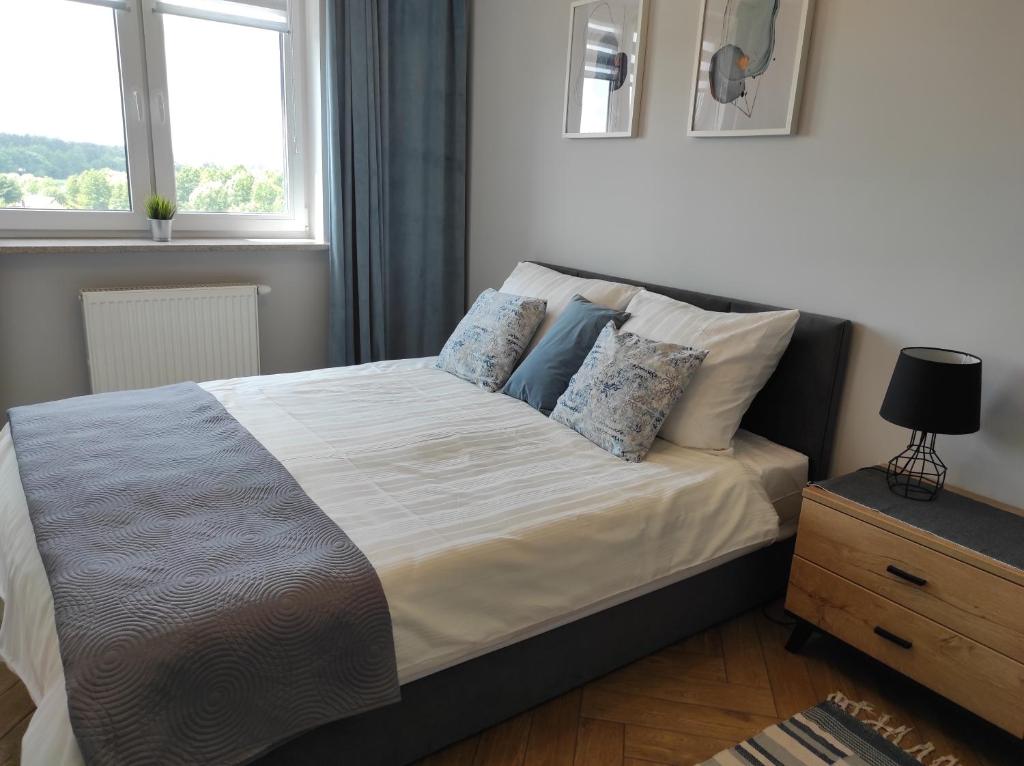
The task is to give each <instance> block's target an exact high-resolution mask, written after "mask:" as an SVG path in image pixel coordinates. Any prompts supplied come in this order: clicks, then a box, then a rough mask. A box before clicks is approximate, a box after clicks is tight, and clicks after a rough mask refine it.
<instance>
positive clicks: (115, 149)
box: [0, 0, 131, 210]
mask: <svg viewBox="0 0 1024 766" xmlns="http://www.w3.org/2000/svg"><path fill="white" fill-rule="evenodd" d="M0 32H2V34H0V38H2V40H3V42H2V44H0V50H2V51H3V59H4V62H5V64H4V70H3V73H2V74H0V207H19V208H35V209H49V210H70V209H77V210H130V209H131V203H130V201H129V194H128V173H127V165H126V162H125V139H124V115H123V111H122V105H121V75H120V71H119V65H118V60H117V32H116V29H115V26H114V11H112V10H110V9H109V8H101V7H98V6H91V5H84V4H82V3H72V2H67V1H66V0H31V2H0Z"/></svg>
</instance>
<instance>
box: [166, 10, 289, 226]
mask: <svg viewBox="0 0 1024 766" xmlns="http://www.w3.org/2000/svg"><path fill="white" fill-rule="evenodd" d="M163 21H164V46H165V49H166V56H167V89H168V99H169V101H170V121H171V143H172V144H173V147H174V148H173V151H174V177H175V185H176V186H177V196H178V206H179V209H180V210H182V211H194V212H201V213H222V212H232V213H283V212H285V211H287V209H288V205H287V195H286V193H285V175H286V174H285V162H284V157H285V139H284V109H283V102H284V99H283V98H282V93H283V91H282V76H281V75H282V73H281V35H280V33H278V32H273V31H270V30H266V29H255V28H252V27H242V26H237V25H234V24H224V23H220V22H216V21H203V20H198V19H192V18H186V17H183V16H170V15H165V16H164V17H163Z"/></svg>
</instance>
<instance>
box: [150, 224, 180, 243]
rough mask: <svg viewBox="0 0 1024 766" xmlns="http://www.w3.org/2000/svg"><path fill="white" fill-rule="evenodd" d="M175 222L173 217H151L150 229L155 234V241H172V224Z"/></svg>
mask: <svg viewBox="0 0 1024 766" xmlns="http://www.w3.org/2000/svg"><path fill="white" fill-rule="evenodd" d="M173 223H174V219H173V218H168V219H167V220H159V219H156V218H150V219H149V230H150V232H152V234H153V241H154V242H170V241H171V224H173Z"/></svg>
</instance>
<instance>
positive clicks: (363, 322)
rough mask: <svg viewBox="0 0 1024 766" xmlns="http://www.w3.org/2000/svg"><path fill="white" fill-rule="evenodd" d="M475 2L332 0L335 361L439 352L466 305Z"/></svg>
mask: <svg viewBox="0 0 1024 766" xmlns="http://www.w3.org/2000/svg"><path fill="white" fill-rule="evenodd" d="M468 4H469V0H327V2H326V10H325V16H324V22H325V68H324V78H325V83H324V85H325V91H326V96H327V98H326V108H325V112H326V114H325V130H326V141H325V150H326V151H325V153H326V157H325V159H326V165H327V168H326V175H327V195H328V200H327V208H328V237H329V243H330V262H331V274H330V335H329V338H330V340H329V343H330V348H329V359H330V363H331V364H332V365H344V364H360V363H363V362H369V361H375V360H378V359H398V358H404V357H411V356H425V355H430V354H436V353H437V352H438V351H439V350H440V348H441V346H442V345H443V344H444V341H445V340H446V339H447V337H448V335H449V334H450V333H451V331H452V329H453V328H454V327H455V325H456V324H457V323H458V321H459V319H460V318H461V317H462V315H463V313H464V312H465V290H466V276H465V275H466V238H465V232H466V79H467V50H468V39H467V37H468V33H469V31H468V14H469V8H468Z"/></svg>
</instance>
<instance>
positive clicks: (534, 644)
mask: <svg viewBox="0 0 1024 766" xmlns="http://www.w3.org/2000/svg"><path fill="white" fill-rule="evenodd" d="M792 553H793V540H792V539H790V540H784V541H781V542H777V543H775V544H773V545H771V546H768V547H767V548H761V549H759V550H756V551H753V552H752V553H748V554H746V555H744V556H741V557H740V558H738V559H734V560H732V561H730V562H728V563H725V564H722V565H721V566H718V567H715V568H714V569H710V570H708V571H706V572H703V573H701V574H698V575H695V576H693V577H689V578H687V579H685V580H682V581H680V582H678V583H674V584H673V585H668V586H666V587H664V588H661V589H659V590H656V591H653V592H652V593H648V594H647V595H644V596H640V597H638V598H635V599H632V600H631V601H627V602H625V603H623V604H619V605H618V606H614V607H610V608H608V609H605V610H603V611H601V612H597V613H596V614H593V615H590V616H589V617H583V618H581V619H579V620H576V621H575V622H571V623H569V624H567V625H563V626H562V627H559V628H555V629H554V630H550V631H548V632H546V633H542V634H541V635H539V636H535V637H533V638H529V639H526V640H524V641H520V642H519V643H516V644H512V645H511V646H508V647H506V648H504V649H499V650H497V651H494V652H491V653H489V654H485V655H483V656H481V657H478V658H476V659H473V660H469V661H467V662H464V663H462V664H460V665H456V666H454V667H452V668H448V669H447V670H443V671H441V672H438V673H434V674H433V675H430V676H426V677H425V678H421V679H419V680H417V681H413V682H412V683H408V684H405V685H404V686H403V687H402V701H401V702H400V703H398V704H396V705H390V706H388V707H385V708H380V709H378V710H374V711H371V712H369V713H364V714H363V715H359V716H355V717H353V718H347V719H344V720H341V721H335V722H334V723H330V724H327V725H326V726H322V727H320V728H318V729H315V730H313V731H310V732H307V733H306V734H303V735H301V736H300V737H297V738H296V739H293V740H291V741H290V742H287V743H285V744H284V745H282V746H280V747H278V748H276V749H275V750H273V751H272V752H270V753H268V754H267V755H266V756H264V757H263V758H262V759H260V760H259V761H258V763H259V764H261V765H262V766H269V765H270V764H297V763H316V764H327V763H335V764H345V765H346V766H348V765H349V764H352V765H353V766H354V765H356V764H358V766H394V765H396V764H405V763H410V762H412V761H415V760H416V759H418V758H422V757H424V756H426V755H429V754H430V753H433V752H435V751H437V750H440V749H442V748H444V747H446V746H447V745H450V744H452V743H454V742H457V741H459V740H460V739H464V738H465V737H469V736H471V735H473V734H476V733H477V732H479V731H482V730H483V729H486V728H489V727H491V726H493V725H495V724H497V723H499V722H501V721H503V720H505V719H507V718H511V717H512V716H514V715H516V714H518V713H521V712H523V711H524V710H528V709H529V708H532V707H535V706H536V705H539V704H541V703H543V702H546V701H547V700H550V699H552V698H554V697H557V696H558V695H560V694H563V693H565V692H567V691H569V690H570V689H573V688H575V687H577V686H580V685H582V684H584V683H586V682H588V681H591V680H593V679H595V678H598V677H600V676H603V675H605V674H606V673H609V672H610V671H612V670H615V669H616V668H619V667H622V666H623V665H627V664H629V663H630V662H633V661H634V660H637V659H639V658H641V657H644V656H646V655H648V654H651V653H652V652H655V651H657V650H658V649H661V648H663V647H665V646H668V645H670V644H673V643H675V642H677V641H680V640H681V639H683V638H686V637H687V636H691V635H693V634H695V633H699V632H700V631H702V630H705V629H706V628H709V627H711V626H712V625H716V624H717V623H720V622H722V621H724V620H727V619H729V618H730V617H733V616H735V615H738V614H741V613H743V612H745V611H747V610H749V609H751V608H753V607H756V606H758V605H760V604H763V603H766V602H768V601H770V600H772V599H773V598H775V597H777V596H779V595H780V594H782V593H783V592H784V590H785V587H786V581H787V580H788V577H789V565H790V561H791V559H792Z"/></svg>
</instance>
